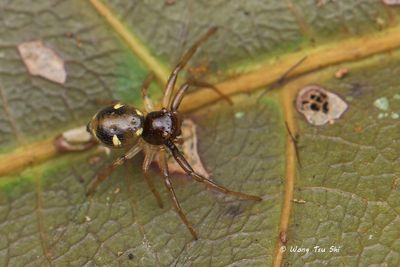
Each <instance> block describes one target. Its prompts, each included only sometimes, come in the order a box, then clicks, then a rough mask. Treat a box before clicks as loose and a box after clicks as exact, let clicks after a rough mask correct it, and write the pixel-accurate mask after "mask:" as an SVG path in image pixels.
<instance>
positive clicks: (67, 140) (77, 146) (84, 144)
mask: <svg viewBox="0 0 400 267" xmlns="http://www.w3.org/2000/svg"><path fill="white" fill-rule="evenodd" d="M54 145H55V147H56V148H57V150H58V151H60V152H72V151H83V150H86V149H89V148H91V147H92V146H93V145H95V142H94V140H93V138H92V136H91V135H90V134H89V133H88V132H87V131H86V126H81V127H78V128H74V129H71V130H68V131H65V132H63V133H62V134H60V135H59V136H57V137H56V138H55V139H54Z"/></svg>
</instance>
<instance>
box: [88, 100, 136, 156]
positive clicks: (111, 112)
mask: <svg viewBox="0 0 400 267" xmlns="http://www.w3.org/2000/svg"><path fill="white" fill-rule="evenodd" d="M143 122H144V116H143V114H142V112H140V111H139V110H138V109H136V108H134V107H131V106H128V105H122V104H119V103H118V104H116V105H113V106H108V107H105V108H103V109H101V110H100V111H99V112H97V113H96V115H95V116H94V117H93V118H92V120H91V121H90V122H89V124H88V125H87V129H88V131H89V132H90V133H92V135H93V136H94V137H95V138H96V139H97V140H99V141H100V142H101V143H102V144H104V145H107V146H109V147H113V148H124V147H129V146H132V145H133V144H135V143H136V142H137V140H138V138H139V137H140V135H141V134H142V132H143Z"/></svg>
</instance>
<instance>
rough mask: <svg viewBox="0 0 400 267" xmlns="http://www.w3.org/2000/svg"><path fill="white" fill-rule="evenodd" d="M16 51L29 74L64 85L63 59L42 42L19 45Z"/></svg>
mask: <svg viewBox="0 0 400 267" xmlns="http://www.w3.org/2000/svg"><path fill="white" fill-rule="evenodd" d="M18 51H19V53H20V54H21V57H22V60H23V61H24V63H25V65H26V67H27V68H28V71H29V73H30V74H32V75H34V76H41V77H43V78H45V79H48V80H50V81H53V82H56V83H60V84H64V83H65V80H66V79H67V72H66V71H65V67H64V61H63V59H62V58H61V57H60V56H59V55H57V54H56V52H54V51H53V49H51V48H49V47H46V46H45V45H44V44H43V42H42V41H31V42H25V43H21V44H19V45H18Z"/></svg>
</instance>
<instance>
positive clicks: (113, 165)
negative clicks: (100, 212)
mask: <svg viewBox="0 0 400 267" xmlns="http://www.w3.org/2000/svg"><path fill="white" fill-rule="evenodd" d="M140 150H142V148H141V147H140V146H139V145H135V146H134V147H132V148H131V149H130V150H129V151H128V152H127V153H126V154H125V155H123V156H121V157H119V158H117V159H116V160H114V161H113V162H112V163H111V164H110V165H108V166H107V167H105V168H104V169H102V170H101V171H100V172H99V173H98V174H97V175H96V176H95V177H94V178H93V180H92V181H91V182H90V183H89V185H88V187H87V190H86V195H91V194H93V193H94V191H95V190H96V188H97V186H98V185H99V184H100V183H101V182H103V181H104V180H105V179H106V178H107V177H108V176H110V175H111V174H112V173H113V172H114V170H115V169H116V168H117V167H119V166H121V165H122V164H124V163H125V162H126V161H127V160H128V159H131V158H133V157H134V156H135V155H136V154H137V153H139V151H140Z"/></svg>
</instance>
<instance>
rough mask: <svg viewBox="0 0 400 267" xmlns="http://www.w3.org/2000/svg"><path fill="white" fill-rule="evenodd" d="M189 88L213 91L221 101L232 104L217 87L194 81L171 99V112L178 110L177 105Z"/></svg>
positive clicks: (185, 84) (183, 86) (180, 89)
mask: <svg viewBox="0 0 400 267" xmlns="http://www.w3.org/2000/svg"><path fill="white" fill-rule="evenodd" d="M189 86H195V87H203V88H209V89H212V90H214V91H215V92H216V93H217V94H219V95H220V96H221V97H222V98H223V99H225V100H226V101H228V103H229V104H231V105H232V104H233V102H232V100H231V99H230V98H229V97H228V96H226V95H224V94H223V93H222V92H221V91H220V90H218V88H217V87H215V86H214V85H212V84H210V83H207V82H202V81H195V80H190V81H188V82H186V83H184V84H182V86H181V87H180V88H179V90H178V92H177V93H176V94H175V96H174V98H173V99H172V102H171V111H177V110H178V108H179V105H180V104H181V102H182V99H183V98H184V97H185V94H186V93H187V91H188V89H189Z"/></svg>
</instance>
